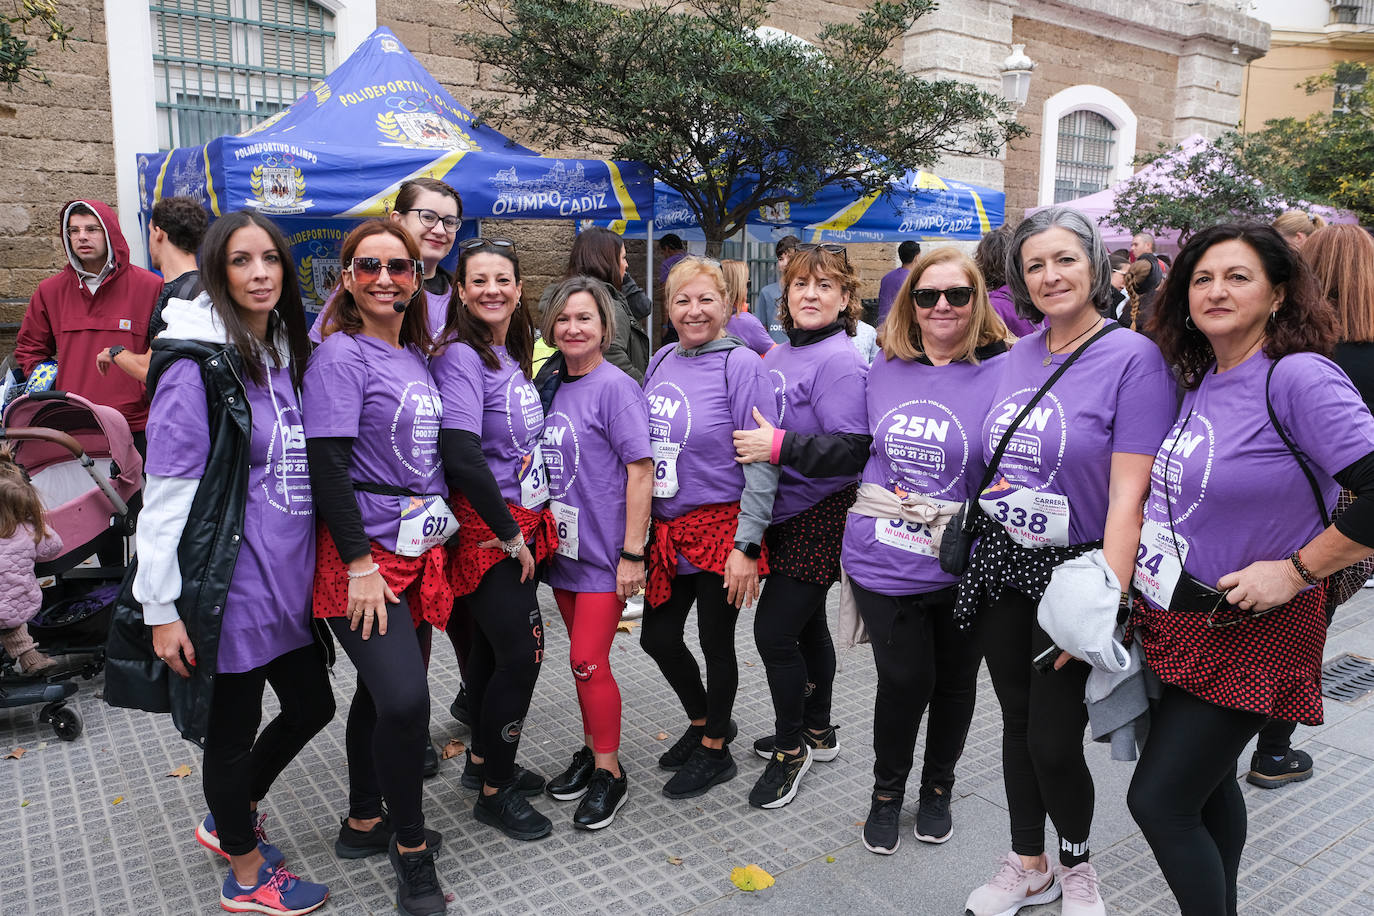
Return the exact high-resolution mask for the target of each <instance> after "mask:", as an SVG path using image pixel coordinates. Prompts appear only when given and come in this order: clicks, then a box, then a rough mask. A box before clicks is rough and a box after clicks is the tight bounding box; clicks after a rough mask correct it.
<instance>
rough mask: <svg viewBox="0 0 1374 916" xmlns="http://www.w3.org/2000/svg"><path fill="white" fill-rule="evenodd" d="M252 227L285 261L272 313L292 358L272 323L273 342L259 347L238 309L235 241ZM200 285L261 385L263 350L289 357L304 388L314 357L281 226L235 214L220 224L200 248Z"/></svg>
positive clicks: (270, 335)
mask: <svg viewBox="0 0 1374 916" xmlns="http://www.w3.org/2000/svg"><path fill="white" fill-rule="evenodd" d="M247 226H257V227H258V228H259V229H261V230H263V231H264V232H266V233H267V237H268V238H269V239H271V240H272V246H273V247H274V248H276V249H277V255H278V256H279V257H280V258H281V297H280V298H279V299H277V304H276V306H275V307H274V308H273V309H272V311H273V312H275V313H276V315H277V318H278V319H279V320H280V321H281V323H282V326H283V327H285V329H286V345H287V347H288V348H289V349H290V352H289V353H285V354H283V353H278V352H277V350H276V342H275V340H273V337H274V332H273V329H272V326H271V322H270V321H269V323H268V332H267V340H266V341H263V342H261V343H260V342H259V341H258V339H257V338H256V337H254V336H253V332H252V331H250V330H248V326H247V325H246V324H244V323H243V319H242V318H241V317H240V316H239V308H238V305H237V304H236V303H235V302H234V298H233V296H231V295H230V293H229V239H230V237H232V236H233V234H234V233H235V232H238V231H239V230H240V229H243V228H245V227H247ZM200 250H201V258H200V281H201V283H202V284H204V286H205V291H206V292H207V293H209V294H210V305H211V307H212V308H213V309H214V310H215V315H216V316H217V317H218V318H219V321H220V324H222V325H224V330H225V333H226V334H227V335H228V337H229V342H230V343H232V344H233V345H234V349H235V350H237V351H238V354H239V358H240V359H241V360H242V361H243V370H244V372H246V373H247V374H248V377H249V378H250V379H251V380H252V381H253V384H255V385H264V384H266V383H267V367H266V366H265V365H264V364H263V361H262V347H263V346H266V347H267V349H268V350H270V351H271V352H272V355H273V358H275V359H278V360H280V359H281V358H282V357H283V356H285V357H287V359H288V362H289V365H290V367H291V381H292V383H293V384H294V385H295V386H296V387H297V388H299V387H300V385H301V378H302V376H304V375H305V362H306V360H307V359H308V358H309V356H310V338H309V337H308V336H307V334H306V327H305V307H304V306H303V305H302V304H301V284H300V280H299V279H298V278H297V276H296V264H295V261H293V260H292V258H291V246H290V245H288V244H287V243H286V237H285V236H284V235H282V231H281V230H280V229H278V228H277V224H276V223H274V222H272V221H271V220H270V219H268V218H267V217H265V216H263V215H262V214H261V213H259V212H258V211H256V210H235V211H234V212H233V213H226V214H225V215H224V216H221V217H220V218H219V219H217V220H215V222H214V224H213V225H211V226H210V230H209V231H208V232H206V233H205V240H204V241H203V242H201V246H200Z"/></svg>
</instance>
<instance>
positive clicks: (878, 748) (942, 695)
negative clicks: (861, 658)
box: [850, 580, 982, 798]
mask: <svg viewBox="0 0 1374 916" xmlns="http://www.w3.org/2000/svg"><path fill="white" fill-rule="evenodd" d="M850 586H851V587H852V588H853V590H854V600H855V602H856V603H857V604H858V606H859V616H861V617H862V618H863V621H864V627H865V628H866V629H867V630H868V637H869V642H870V643H871V644H872V646H873V663H874V665H875V666H876V667H877V669H878V695H877V698H876V699H875V701H874V703H873V758H874V759H873V788H874V791H875V792H876V793H878V794H880V795H882V796H884V797H886V798H902V797H903V796H905V794H906V781H907V777H908V776H909V775H910V774H911V760H912V755H913V754H914V753H915V751H916V735H917V733H918V732H919V731H920V728H921V717H922V715H924V714H925V711H926V708H927V705H929V708H930V719H929V721H928V723H927V726H926V751H925V764H924V766H923V767H922V769H921V785H922V786H923V787H924V786H938V787H940V788H941V789H943V790H944V792H945V794H946V795H949V794H950V792H951V791H952V790H953V788H954V767H955V764H957V763H958V762H959V757H960V756H961V755H962V754H963V753H964V741H965V739H966V738H968V730H969V724H970V723H971V722H972V721H973V707H974V701H975V699H976V689H977V682H978V664H979V662H980V661H981V660H982V656H981V655H980V654H979V651H978V641H977V640H976V639H975V638H974V636H973V634H972V633H963V632H960V631H959V628H958V627H956V626H955V625H954V614H953V611H954V589H953V588H943V589H940V590H939V591H936V592H931V593H929V594H925V595H902V596H900V597H891V596H888V595H880V594H878V593H877V592H870V591H869V590H868V589H866V588H864V587H863V586H861V585H859V584H858V583H857V582H854V581H852V580H851V581H850Z"/></svg>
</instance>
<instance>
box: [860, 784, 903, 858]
mask: <svg viewBox="0 0 1374 916" xmlns="http://www.w3.org/2000/svg"><path fill="white" fill-rule="evenodd" d="M901 817H902V800H901V798H879V797H878V796H877V795H876V794H875V795H874V796H873V806H872V807H870V808H869V809H868V820H866V821H864V848H865V849H867V850H868V851H869V852H876V853H877V854H878V855H880V856H890V855H892V854H893V853H894V852H896V851H897V847H898V846H900V845H902V835H901V831H900V830H899V829H898V825H897V822H898V821H899V820H901Z"/></svg>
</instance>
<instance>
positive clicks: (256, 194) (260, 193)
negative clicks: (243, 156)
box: [244, 157, 315, 214]
mask: <svg viewBox="0 0 1374 916" xmlns="http://www.w3.org/2000/svg"><path fill="white" fill-rule="evenodd" d="M248 187H249V189H250V190H252V192H253V196H252V197H251V198H249V199H247V200H245V201H244V203H246V204H248V205H249V206H250V207H257V208H258V209H259V210H262V211H264V212H266V213H275V214H290V213H304V212H305V211H306V209H307V208H309V207H313V206H314V205H315V202H314V201H310V200H306V199H305V176H304V175H303V174H301V170H300V169H298V168H296V167H295V166H294V165H292V164H291V163H290V162H289V161H287V162H286V163H285V164H282V163H281V162H280V160H277V159H275V157H274V158H273V159H271V160H268V161H264V162H263V163H261V164H259V165H257V166H256V167H254V169H253V171H252V173H251V174H250V175H249V178H248Z"/></svg>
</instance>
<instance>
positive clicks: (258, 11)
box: [149, 0, 335, 149]
mask: <svg viewBox="0 0 1374 916" xmlns="http://www.w3.org/2000/svg"><path fill="white" fill-rule="evenodd" d="M149 11H150V12H151V13H152V17H153V74H154V82H155V86H156V97H157V132H158V142H159V145H161V146H162V147H163V148H164V149H167V148H171V147H174V146H199V145H201V144H203V143H207V142H209V141H210V140H213V139H214V138H215V137H219V136H222V135H224V134H237V133H241V132H242V131H244V130H247V129H248V128H250V127H252V126H253V125H255V124H258V123H260V122H262V121H264V120H266V119H267V118H269V117H271V116H272V115H274V114H276V113H277V112H279V111H281V110H282V109H284V108H287V107H289V106H290V105H291V103H292V102H294V101H295V100H296V99H297V98H299V97H300V96H301V95H302V94H303V93H305V91H306V90H307V89H309V88H310V85H311V84H312V83H313V82H314V81H315V80H318V79H321V78H323V77H324V76H325V74H326V73H327V72H328V71H329V68H330V67H332V66H333V65H334V63H335V52H334V16H333V15H332V14H331V13H330V12H329V10H328V9H326V8H325V7H324V6H322V5H321V4H319V3H314V2H311V0H157V2H154V3H151V4H150V5H149Z"/></svg>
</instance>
